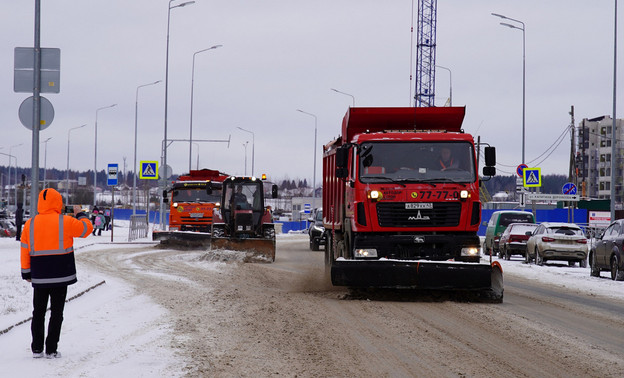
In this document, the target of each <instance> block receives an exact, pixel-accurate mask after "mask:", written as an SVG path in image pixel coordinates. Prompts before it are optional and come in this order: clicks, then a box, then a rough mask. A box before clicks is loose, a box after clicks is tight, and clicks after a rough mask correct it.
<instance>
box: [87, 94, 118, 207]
mask: <svg viewBox="0 0 624 378" xmlns="http://www.w3.org/2000/svg"><path fill="white" fill-rule="evenodd" d="M113 106H117V104H113V105H109V106H104V107H102V108H98V109H97V110H96V111H95V148H94V151H95V157H94V158H93V206H95V205H97V203H96V201H97V134H98V132H97V120H98V112H99V111H100V110H103V109H108V108H112V107H113Z"/></svg>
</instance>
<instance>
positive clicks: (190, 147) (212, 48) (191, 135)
mask: <svg viewBox="0 0 624 378" xmlns="http://www.w3.org/2000/svg"><path fill="white" fill-rule="evenodd" d="M221 46H223V45H214V46H211V47H208V48H207V49H203V50H199V51H196V52H195V53H194V54H193V68H192V69H191V122H190V126H189V172H191V153H192V150H193V95H194V89H193V87H194V85H195V56H196V55H197V54H199V53H202V52H204V51H208V50H214V49H218V48H219V47H221Z"/></svg>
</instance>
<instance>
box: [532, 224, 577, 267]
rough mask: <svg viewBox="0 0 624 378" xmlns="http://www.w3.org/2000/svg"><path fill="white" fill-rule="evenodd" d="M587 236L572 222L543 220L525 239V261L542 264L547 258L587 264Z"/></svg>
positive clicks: (569, 263) (571, 263)
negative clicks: (527, 238)
mask: <svg viewBox="0 0 624 378" xmlns="http://www.w3.org/2000/svg"><path fill="white" fill-rule="evenodd" d="M587 251H588V246H587V238H586V237H585V234H584V233H583V230H582V229H581V228H580V227H579V226H578V225H576V224H574V223H559V222H544V223H542V224H540V225H539V226H537V228H536V229H535V231H533V233H532V234H531V236H530V237H529V240H527V261H528V262H531V261H532V260H533V259H535V263H536V264H538V265H543V264H544V263H545V262H546V261H549V260H563V261H567V262H568V265H570V266H574V264H575V263H576V262H577V261H578V262H579V265H580V266H581V267H583V268H584V267H586V266H587Z"/></svg>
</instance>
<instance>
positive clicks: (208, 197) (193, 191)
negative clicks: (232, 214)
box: [173, 188, 221, 203]
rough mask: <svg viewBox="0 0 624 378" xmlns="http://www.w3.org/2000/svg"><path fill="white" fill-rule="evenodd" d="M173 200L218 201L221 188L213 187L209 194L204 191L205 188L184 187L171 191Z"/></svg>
mask: <svg viewBox="0 0 624 378" xmlns="http://www.w3.org/2000/svg"><path fill="white" fill-rule="evenodd" d="M173 201H174V202H212V203H215V202H219V201H221V190H218V189H216V190H215V189H213V190H212V193H211V194H208V193H206V188H190V189H189V188H184V189H176V190H174V191H173Z"/></svg>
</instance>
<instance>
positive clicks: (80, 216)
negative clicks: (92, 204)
mask: <svg viewBox="0 0 624 378" xmlns="http://www.w3.org/2000/svg"><path fill="white" fill-rule="evenodd" d="M80 218H89V217H87V214H85V213H83V212H82V211H81V212H79V213H78V214H76V219H80Z"/></svg>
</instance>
